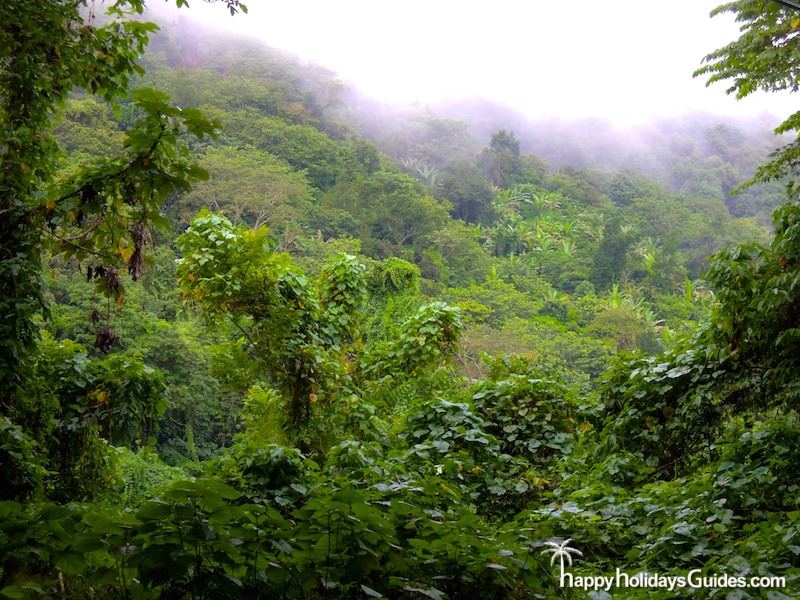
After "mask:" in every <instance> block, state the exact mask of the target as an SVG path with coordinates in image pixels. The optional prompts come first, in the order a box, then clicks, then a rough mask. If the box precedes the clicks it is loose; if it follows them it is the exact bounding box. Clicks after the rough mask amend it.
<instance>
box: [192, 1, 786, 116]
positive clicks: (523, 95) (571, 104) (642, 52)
mask: <svg viewBox="0 0 800 600" xmlns="http://www.w3.org/2000/svg"><path fill="white" fill-rule="evenodd" d="M246 3H247V5H248V8H249V14H246V15H243V14H242V15H237V16H235V17H228V16H227V14H225V12H224V8H223V6H221V5H207V4H204V3H202V2H198V1H197V0H195V1H194V2H192V6H191V8H190V9H189V11H188V12H186V13H184V14H186V15H187V16H188V15H191V16H192V17H196V18H199V19H200V20H202V21H203V22H205V23H207V24H211V25H214V26H216V27H219V28H222V29H225V30H228V31H232V32H237V33H243V34H248V35H251V36H254V37H257V38H259V39H261V40H263V41H264V42H265V43H266V44H268V45H270V46H273V47H277V48H281V49H283V50H287V51H289V52H291V53H293V54H295V55H297V56H299V57H300V58H301V59H304V60H307V61H310V62H314V63H317V64H320V65H323V66H325V67H328V68H329V69H331V70H333V71H335V72H336V73H337V75H338V76H339V77H340V78H341V79H342V80H343V81H346V82H349V83H352V84H353V85H355V86H356V87H357V88H358V89H359V90H360V91H361V92H362V93H364V94H366V95H367V96H371V97H373V98H375V99H377V100H380V101H383V102H388V103H394V104H412V105H422V106H430V105H436V104H439V103H441V102H445V101H453V100H462V99H463V100H467V99H469V100H474V99H479V98H480V99H485V100H490V101H492V102H498V103H503V104H506V105H508V106H510V107H512V108H514V109H517V110H518V111H520V112H521V113H522V114H524V115H525V116H527V117H529V118H534V119H546V118H553V117H556V118H560V119H568V120H569V119H578V118H587V117H597V118H603V119H609V120H611V121H613V122H615V123H617V124H619V125H623V124H628V125H630V124H635V123H641V122H642V121H645V120H647V119H650V118H653V117H667V116H673V115H679V114H684V113H691V112H708V113H714V114H720V115H732V116H747V115H754V114H759V113H764V112H768V113H772V114H776V115H780V116H786V115H788V114H789V113H790V112H793V110H794V108H793V107H792V102H791V100H793V99H791V98H787V97H786V95H783V96H781V95H777V94H771V95H770V94H760V93H759V94H754V95H753V96H751V97H748V98H746V99H744V100H741V101H738V102H737V101H736V100H735V99H734V98H733V97H732V96H727V95H726V94H725V87H726V86H725V85H724V84H716V85H714V86H712V87H710V88H709V87H706V86H705V81H704V80H702V79H693V78H692V72H693V71H694V70H695V69H696V68H697V67H698V66H699V65H700V63H701V59H702V58H703V56H705V55H706V54H708V53H709V52H711V51H712V50H714V49H716V48H718V47H720V46H722V45H724V44H726V43H728V42H730V41H732V40H734V39H735V38H736V37H737V35H738V25H737V24H735V23H734V22H733V19H732V18H731V17H730V16H728V15H722V16H718V17H715V18H714V19H710V18H709V16H708V13H709V12H710V11H711V9H712V8H713V7H714V6H716V4H718V2H715V1H709V0H673V1H671V2H665V1H659V2H656V1H654V0H610V1H608V2H597V0H573V1H569V2H567V1H563V0H550V1H547V2H545V1H542V0H530V1H527V2H526V1H523V0H516V1H514V0H495V1H492V2H473V1H464V0H459V1H455V0H403V1H402V2H389V1H380V0H337V1H333V0H291V1H289V0H287V1H281V2H279V1H274V2H273V1H266V0H246ZM184 10H185V9H184Z"/></svg>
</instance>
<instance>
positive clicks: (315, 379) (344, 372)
mask: <svg viewBox="0 0 800 600" xmlns="http://www.w3.org/2000/svg"><path fill="white" fill-rule="evenodd" d="M178 244H179V246H180V248H181V250H182V251H183V253H184V258H183V259H182V260H181V261H180V264H179V266H178V276H179V283H180V286H181V290H182V292H183V294H184V295H185V297H186V298H188V299H190V300H192V301H194V302H196V303H197V304H198V305H199V306H200V307H202V308H203V309H204V310H205V311H206V312H207V314H209V315H210V316H225V317H227V318H228V319H230V320H232V321H233V322H234V323H235V324H236V325H237V326H238V327H239V328H240V329H241V331H242V333H243V334H244V335H245V337H246V339H247V340H248V341H249V342H250V343H251V344H252V345H253V349H254V352H255V354H256V356H257V357H258V358H259V360H260V361H261V363H262V364H263V365H264V366H265V368H266V369H267V371H268V373H269V376H270V378H271V379H272V381H273V382H274V383H275V384H277V385H278V386H280V388H281V389H282V390H283V392H284V393H285V397H286V398H287V399H288V408H289V415H290V418H291V422H292V423H293V424H295V425H300V424H303V423H306V422H307V421H308V420H309V418H310V416H311V407H312V404H314V403H316V402H320V403H326V404H330V403H332V402H334V401H335V400H338V399H340V398H341V397H342V396H344V395H345V394H347V393H348V392H349V391H356V390H357V389H358V385H359V382H360V381H361V380H363V379H365V378H383V377H395V376H398V375H401V374H413V373H415V372H417V371H420V370H422V369H424V368H428V367H430V366H431V365H435V364H437V363H438V362H439V361H441V360H442V359H443V358H445V357H446V356H447V355H448V354H450V353H452V351H453V349H454V346H455V343H456V340H457V338H458V333H459V331H460V320H459V315H458V311H457V310H456V309H454V308H451V307H448V306H447V305H445V304H443V303H432V304H430V305H426V306H423V307H422V308H420V309H419V312H418V313H416V314H415V315H413V316H412V317H411V318H410V319H409V320H408V321H407V322H406V323H405V324H404V326H403V327H402V334H401V336H400V337H399V338H398V339H393V340H388V341H382V342H381V343H378V344H376V345H375V346H374V347H372V348H367V349H363V350H362V348H363V341H362V339H361V337H360V335H359V330H360V328H361V326H362V322H363V320H364V315H363V310H364V307H365V301H366V292H367V282H366V278H365V273H364V271H365V268H364V266H363V265H362V264H360V263H359V262H358V261H356V260H355V257H353V256H349V255H342V256H339V257H338V258H336V259H335V260H334V261H333V262H331V263H329V264H328V265H326V266H325V267H324V268H323V269H322V271H321V273H320V275H319V277H318V278H317V279H316V281H310V280H309V279H307V278H306V277H305V275H304V274H303V273H302V272H301V271H300V270H299V269H298V268H297V267H296V266H294V264H293V262H292V260H291V259H290V257H289V256H288V255H287V254H284V253H278V252H274V244H273V243H272V242H271V241H270V240H269V238H268V237H267V230H266V229H265V228H260V229H255V230H247V229H244V228H242V227H234V226H233V225H231V223H230V221H228V220H227V219H225V218H223V217H220V216H218V215H214V214H211V213H208V212H202V213H201V214H200V215H198V217H196V218H195V220H194V221H193V222H192V225H191V227H190V228H189V229H188V230H187V231H186V233H184V234H183V235H182V236H181V237H180V238H179V239H178ZM387 283H388V282H387ZM384 285H386V283H384Z"/></svg>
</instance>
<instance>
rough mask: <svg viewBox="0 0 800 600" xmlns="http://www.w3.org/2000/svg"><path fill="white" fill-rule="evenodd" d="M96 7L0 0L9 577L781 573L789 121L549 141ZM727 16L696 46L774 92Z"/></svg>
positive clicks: (793, 408)
mask: <svg viewBox="0 0 800 600" xmlns="http://www.w3.org/2000/svg"><path fill="white" fill-rule="evenodd" d="M177 4H178V5H179V6H180V5H181V4H185V2H183V1H182V0H178V2H177ZM92 6H93V5H91V4H89V5H87V4H86V3H85V2H82V1H80V0H41V1H39V2H36V3H26V2H23V1H22V0H6V1H4V2H3V3H2V5H0V24H2V27H0V135H1V136H2V139H0V255H1V256H2V262H0V289H1V290H2V295H1V296H0V389H2V392H0V598H8V599H15V598H75V599H83V598H106V599H112V598H113V599H116V598H142V599H146V598H164V599H167V598H175V599H178V598H192V599H196V598H209V599H217V598H220V599H223V598H265V599H266V598H307V599H311V598H370V597H374V598H379V597H387V598H425V597H428V598H433V599H434V600H438V599H444V598H452V599H457V598H508V599H511V598H520V599H521V598H585V597H592V598H596V599H600V598H610V597H612V594H613V596H614V597H619V598H639V597H641V598H644V597H663V598H671V597H676V596H677V595H680V593H682V592H677V591H667V590H647V589H634V588H630V589H614V590H611V592H608V591H602V590H598V591H594V592H591V593H589V592H587V591H584V590H580V589H570V588H562V587H561V586H560V582H559V570H558V561H555V563H554V562H553V561H552V560H551V558H555V555H554V556H552V557H551V556H550V555H549V554H548V549H549V548H551V545H552V544H556V545H558V544H561V543H562V542H563V541H564V540H565V539H567V538H569V539H570V540H572V541H571V543H572V544H573V545H574V547H575V548H576V549H579V550H580V552H581V553H582V556H581V557H580V558H576V560H575V562H574V565H573V566H572V567H571V568H570V571H571V572H572V573H573V574H576V575H580V574H585V575H590V574H610V573H613V572H614V570H615V569H616V568H619V569H621V570H622V571H625V572H629V573H636V572H640V571H649V572H659V573H665V574H666V573H672V574H685V573H686V572H687V571H689V570H691V569H699V570H700V572H701V573H702V574H708V575H712V574H723V573H725V574H729V575H742V576H748V577H749V576H753V575H763V576H767V575H774V576H783V577H785V578H786V585H785V586H783V587H773V588H767V589H760V590H759V589H706V590H684V592H685V593H686V594H687V595H692V596H694V597H715V598H731V599H732V598H751V597H768V598H771V599H773V600H777V599H780V598H796V597H798V595H800V478H799V477H798V475H799V474H800V472H799V471H798V466H797V465H798V464H800V428H799V427H798V413H797V401H798V397H800V207H799V206H798V204H797V194H798V189H797V184H796V179H795V178H796V175H797V174H796V169H797V164H798V155H799V154H800V141H798V139H796V133H797V130H798V129H800V113H796V114H794V115H792V116H790V117H789V118H788V119H787V120H786V121H785V123H784V124H783V125H781V126H780V127H779V130H778V132H779V133H781V134H785V136H788V137H786V138H784V141H786V140H789V143H788V144H787V145H784V146H781V147H779V148H778V149H777V150H775V148H776V147H778V145H779V143H780V140H779V139H778V138H772V144H773V145H772V146H770V145H769V144H770V142H765V140H766V139H767V137H766V136H765V135H764V133H763V132H761V133H758V134H752V133H751V132H747V131H744V130H740V129H737V127H735V126H733V125H731V124H728V123H725V122H716V121H713V120H708V121H703V120H700V121H699V122H697V123H694V124H693V126H692V127H686V128H684V129H683V130H682V131H681V135H680V137H679V138H678V137H676V138H674V139H672V140H671V141H672V142H673V143H674V145H672V146H670V149H668V150H665V151H664V153H663V156H664V159H663V160H662V161H661V162H659V167H658V169H660V172H659V173H655V172H654V171H653V172H651V171H648V169H646V168H644V167H642V169H640V170H639V171H637V170H634V169H633V168H627V167H626V168H622V169H619V170H613V169H604V168H600V167H606V166H608V165H604V164H602V161H599V160H598V161H594V163H593V164H595V166H597V167H598V168H597V169H596V170H593V169H591V168H586V167H587V165H585V164H576V165H571V166H570V165H567V166H562V167H561V168H552V167H550V166H548V164H547V163H546V162H545V161H544V160H543V159H541V158H539V157H538V156H536V155H533V154H527V153H525V152H524V151H523V150H521V144H520V139H519V138H518V137H517V135H516V134H515V133H514V132H513V131H511V130H509V129H503V128H500V129H497V130H494V131H492V132H490V134H488V135H487V136H486V138H485V139H484V138H483V137H481V136H480V135H478V134H476V133H475V131H474V130H471V129H470V126H469V124H468V123H465V122H461V121H457V120H453V119H447V118H440V117H436V116H432V115H430V114H410V115H406V118H405V120H404V122H403V123H402V125H397V124H393V125H392V126H391V127H390V126H386V127H384V128H381V127H378V126H376V118H375V116H374V115H365V114H364V110H365V109H364V106H365V105H363V104H359V103H358V102H355V101H353V100H352V92H350V91H347V90H343V89H342V85H341V84H340V83H339V82H337V80H336V79H335V77H334V76H333V75H332V74H331V73H329V72H327V71H325V70H323V69H319V68H316V67H313V66H309V65H304V64H301V63H299V62H298V61H296V60H294V59H292V58H290V57H287V56H285V55H283V54H281V53H279V52H276V51H273V50H270V49H268V48H265V47H262V46H261V45H259V44H257V43H255V42H251V41H247V40H243V39H232V38H230V37H223V36H218V35H215V34H214V33H212V32H209V31H204V30H202V29H201V28H199V27H198V26H196V25H194V24H192V22H191V20H189V19H183V18H182V19H180V20H178V21H176V22H174V23H165V24H163V25H162V27H161V28H160V29H159V28H158V27H156V26H155V25H153V24H150V23H148V22H147V20H146V19H142V18H140V16H141V15H142V13H143V11H144V9H145V6H144V1H143V0H117V1H116V2H114V3H111V5H110V6H109V7H107V13H106V14H104V15H95V14H93V12H91V8H92ZM217 8H218V9H219V11H220V13H223V15H222V16H225V17H226V18H227V17H228V15H227V14H224V13H227V12H230V14H231V16H230V18H235V19H246V18H247V16H246V14H243V13H245V12H246V8H245V7H244V6H243V5H240V4H239V2H237V1H235V0H227V1H223V2H220V3H219V6H217ZM719 10H720V11H730V12H733V13H734V14H735V16H736V18H737V19H738V20H739V21H740V23H741V25H742V35H741V37H740V38H739V39H738V40H736V41H733V42H732V43H731V44H730V45H729V46H727V47H725V48H722V49H720V50H717V51H715V52H713V53H712V54H710V55H709V56H708V57H707V58H706V60H705V61H704V63H703V66H701V67H700V68H699V70H698V73H697V75H699V76H703V77H706V78H707V79H709V80H710V81H711V82H717V81H725V82H727V83H728V84H729V85H731V86H732V87H731V90H730V91H731V92H732V93H735V94H736V95H738V96H740V97H743V96H745V95H747V94H749V93H751V92H753V91H754V90H757V89H761V90H768V91H778V92H780V91H795V90H796V89H797V87H798V85H800V81H799V80H798V78H797V73H798V70H797V65H798V61H800V53H798V50H797V45H796V43H797V35H798V33H797V32H798V31H800V13H798V12H796V11H793V10H792V9H790V8H788V7H786V6H782V5H780V4H779V3H775V2H771V1H767V0H739V1H736V2H731V3H729V4H726V5H724V6H723V7H721V8H720V9H719ZM186 15H187V16H188V17H190V16H191V10H187V12H186ZM145 16H146V14H145ZM689 75H690V74H687V76H689ZM539 144H540V145H542V146H549V150H544V151H543V152H542V154H550V155H553V156H555V155H556V154H557V153H558V152H560V151H563V145H560V144H559V140H557V139H552V140H550V141H549V142H548V140H539ZM681 148H683V149H687V148H688V149H690V150H691V151H689V150H686V151H684V150H681ZM773 150H774V152H773V153H772V154H771V155H768V154H769V153H770V152H771V151H773ZM558 162H559V161H555V164H557V163H558ZM589 162H590V165H589V166H591V163H592V161H589ZM759 165H761V166H759ZM643 173H647V174H643ZM751 177H752V178H754V179H753V180H752V181H748V180H750V178H751ZM742 186H744V187H742ZM737 188H741V189H740V190H739V191H738V193H736V189H737ZM773 209H775V210H774V214H773V216H772V221H771V225H770V224H769V218H768V215H769V214H770V212H771V211H772V210H773ZM561 560H563V558H562V559H561Z"/></svg>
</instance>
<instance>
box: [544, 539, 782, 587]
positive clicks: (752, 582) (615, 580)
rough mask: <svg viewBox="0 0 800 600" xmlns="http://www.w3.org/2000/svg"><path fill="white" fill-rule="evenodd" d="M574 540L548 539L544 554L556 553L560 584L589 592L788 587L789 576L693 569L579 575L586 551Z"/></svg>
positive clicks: (552, 561) (619, 571) (552, 562)
mask: <svg viewBox="0 0 800 600" xmlns="http://www.w3.org/2000/svg"><path fill="white" fill-rule="evenodd" d="M570 542H572V539H566V540H564V541H562V542H545V545H546V546H548V548H545V549H544V550H543V551H542V554H546V553H549V554H552V557H551V559H550V564H551V565H555V564H556V563H558V565H559V571H560V573H559V583H560V585H561V587H568V588H578V589H582V590H585V591H601V590H603V591H606V592H608V591H610V590H611V589H612V588H639V589H663V590H667V591H675V590H678V589H682V588H690V589H743V588H761V589H765V588H766V589H769V588H772V589H778V588H783V587H786V577H777V576H746V575H727V574H720V575H709V574H703V572H702V570H701V569H692V570H691V571H689V572H688V573H686V575H664V574H661V573H651V572H649V571H639V572H637V573H627V572H623V571H621V570H620V569H619V568H617V569H616V571H615V573H614V574H613V575H576V574H574V573H571V572H569V571H568V570H567V567H571V566H572V561H573V557H577V558H580V557H582V556H583V553H582V552H581V551H580V550H578V549H577V548H572V547H571V546H570V545H569V544H570Z"/></svg>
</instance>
